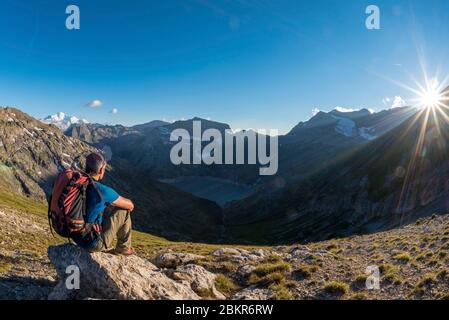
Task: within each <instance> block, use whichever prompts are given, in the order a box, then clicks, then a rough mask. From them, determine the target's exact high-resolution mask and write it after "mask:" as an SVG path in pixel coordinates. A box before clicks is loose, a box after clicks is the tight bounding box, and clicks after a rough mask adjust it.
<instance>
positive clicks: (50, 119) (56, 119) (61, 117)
mask: <svg viewBox="0 0 449 320" xmlns="http://www.w3.org/2000/svg"><path fill="white" fill-rule="evenodd" d="M41 121H42V122H44V123H46V124H53V125H55V126H57V127H58V128H59V129H61V130H62V131H65V130H67V129H68V128H69V127H70V126H72V125H74V124H83V123H84V124H85V123H89V121H87V120H86V119H79V118H78V117H75V116H70V115H67V114H66V113H64V112H61V111H60V112H58V113H56V114H53V115H49V116H47V117H46V118H44V119H41Z"/></svg>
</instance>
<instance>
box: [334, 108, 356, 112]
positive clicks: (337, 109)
mask: <svg viewBox="0 0 449 320" xmlns="http://www.w3.org/2000/svg"><path fill="white" fill-rule="evenodd" d="M335 110H336V111H338V112H355V111H359V110H360V109H352V108H344V107H336V108H335Z"/></svg>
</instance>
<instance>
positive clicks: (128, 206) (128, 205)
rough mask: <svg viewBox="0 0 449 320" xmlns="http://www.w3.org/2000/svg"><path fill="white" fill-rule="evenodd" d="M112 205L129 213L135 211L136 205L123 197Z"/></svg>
mask: <svg viewBox="0 0 449 320" xmlns="http://www.w3.org/2000/svg"><path fill="white" fill-rule="evenodd" d="M112 205H113V206H114V207H118V208H121V209H125V210H129V211H133V210H134V203H133V202H132V201H131V200H129V199H126V198H124V197H122V196H119V197H118V199H117V200H115V201H114V202H113V203H112Z"/></svg>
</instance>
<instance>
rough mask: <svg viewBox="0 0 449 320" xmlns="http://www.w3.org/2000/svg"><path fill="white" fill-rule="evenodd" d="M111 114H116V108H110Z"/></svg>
mask: <svg viewBox="0 0 449 320" xmlns="http://www.w3.org/2000/svg"><path fill="white" fill-rule="evenodd" d="M109 112H110V113H112V114H116V113H117V112H118V109H117V108H112V109H111V111H109Z"/></svg>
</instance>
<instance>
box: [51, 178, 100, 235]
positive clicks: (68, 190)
mask: <svg viewBox="0 0 449 320" xmlns="http://www.w3.org/2000/svg"><path fill="white" fill-rule="evenodd" d="M89 185H92V186H94V187H95V182H94V181H93V179H92V178H91V177H90V176H89V175H87V174H85V173H83V172H80V171H78V170H75V169H66V170H64V171H62V172H61V173H59V175H58V177H57V178H56V181H55V184H54V186H53V191H52V194H51V196H50V199H49V201H48V221H49V223H50V230H51V229H52V228H53V229H54V230H55V231H56V233H57V234H59V235H60V236H62V237H66V238H69V237H71V236H73V235H75V234H82V233H83V232H84V231H85V228H86V222H85V215H86V190H87V187H88V186H89ZM95 189H96V190H97V192H98V194H99V196H100V198H102V196H101V193H100V192H99V190H98V189H97V188H96V187H95Z"/></svg>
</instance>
